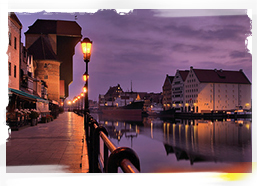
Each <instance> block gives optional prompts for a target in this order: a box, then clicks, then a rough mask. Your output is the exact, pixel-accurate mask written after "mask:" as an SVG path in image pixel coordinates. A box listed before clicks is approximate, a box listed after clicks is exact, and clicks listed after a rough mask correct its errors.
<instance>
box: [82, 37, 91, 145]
mask: <svg viewBox="0 0 257 186" xmlns="http://www.w3.org/2000/svg"><path fill="white" fill-rule="evenodd" d="M92 43H93V42H92V41H90V39H89V38H84V39H83V41H81V48H82V52H83V55H84V62H85V63H86V72H85V73H84V74H83V80H84V81H85V85H84V87H83V92H84V93H85V97H84V99H85V103H84V128H85V132H86V138H87V141H88V117H87V112H89V109H88V107H89V104H88V77H89V74H88V63H89V61H90V57H91V50H92Z"/></svg>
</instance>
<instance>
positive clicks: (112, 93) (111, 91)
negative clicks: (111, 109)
mask: <svg viewBox="0 0 257 186" xmlns="http://www.w3.org/2000/svg"><path fill="white" fill-rule="evenodd" d="M118 91H120V92H123V90H122V88H121V87H120V84H118V85H117V86H113V87H110V88H109V90H108V91H107V93H106V94H105V96H107V95H109V96H117V95H118V94H119V92H118Z"/></svg>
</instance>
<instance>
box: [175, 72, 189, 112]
mask: <svg viewBox="0 0 257 186" xmlns="http://www.w3.org/2000/svg"><path fill="white" fill-rule="evenodd" d="M188 72H189V70H184V71H183V70H177V72H176V74H175V76H174V78H173V81H172V93H171V94H172V98H171V100H172V107H173V108H175V109H176V111H180V112H183V111H184V109H183V108H184V106H183V105H184V99H185V98H184V96H185V94H184V84H185V80H186V77H187V74H188Z"/></svg>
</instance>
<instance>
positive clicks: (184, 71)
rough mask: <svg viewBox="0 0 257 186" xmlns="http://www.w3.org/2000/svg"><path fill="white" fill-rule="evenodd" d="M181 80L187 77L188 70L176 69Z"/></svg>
mask: <svg viewBox="0 0 257 186" xmlns="http://www.w3.org/2000/svg"><path fill="white" fill-rule="evenodd" d="M178 72H179V74H180V76H181V78H182V80H183V81H185V80H186V78H187V74H188V73H189V70H179V71H178Z"/></svg>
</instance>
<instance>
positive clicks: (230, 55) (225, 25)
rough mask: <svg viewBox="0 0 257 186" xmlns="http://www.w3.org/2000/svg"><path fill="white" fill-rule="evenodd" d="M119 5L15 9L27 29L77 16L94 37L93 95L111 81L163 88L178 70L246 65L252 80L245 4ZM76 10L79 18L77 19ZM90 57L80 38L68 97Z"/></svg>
mask: <svg viewBox="0 0 257 186" xmlns="http://www.w3.org/2000/svg"><path fill="white" fill-rule="evenodd" d="M117 11H118V10H115V9H105V10H101V9H99V10H96V12H95V13H85V12H84V13H82V12H80V13H78V12H77V13H76V12H74V13H65V12H58V13H54V12H46V11H41V12H36V13H28V12H16V14H17V16H18V18H19V20H20V21H21V23H22V25H23V28H22V38H21V40H22V42H23V43H24V45H25V35H24V32H26V31H27V30H28V27H29V26H31V25H32V24H33V23H34V22H35V21H36V20H37V19H51V20H70V21H76V22H77V23H78V24H79V25H80V26H81V28H82V35H83V38H84V37H88V38H90V40H92V41H93V48H92V55H91V60H90V62H89V75H90V77H89V99H92V100H98V96H99V94H105V93H106V92H107V91H108V89H109V87H110V86H116V85H117V84H120V85H121V87H122V89H123V90H124V91H130V90H131V82H132V90H133V91H138V92H155V93H159V92H162V86H163V83H164V80H165V77H166V74H168V75H170V76H172V75H175V73H176V70H177V69H179V70H189V68H190V66H193V67H194V68H198V69H199V68H201V69H215V68H216V69H223V70H240V69H243V71H244V73H245V74H246V76H247V77H248V78H249V80H250V81H251V82H252V55H251V53H250V52H249V50H248V49H247V44H246V41H247V37H248V36H250V35H251V34H252V33H251V27H252V25H251V19H250V18H249V17H248V16H247V10H246V9H241V10H240V9H234V10H225V9H218V10H217V9H216V10H210V9H208V10H205V9H203V10H197V9H190V10H181V9H166V10H165V9H134V10H131V11H129V13H120V12H117ZM75 16H76V19H75ZM84 72H85V63H84V62H83V55H82V52H81V46H80V43H78V44H77V46H76V48H75V55H74V56H73V82H72V83H71V85H70V86H69V97H68V98H67V99H66V100H70V99H73V97H74V96H77V95H78V94H80V93H81V91H82V87H83V85H84V82H83V80H82V75H83V73H84Z"/></svg>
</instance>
